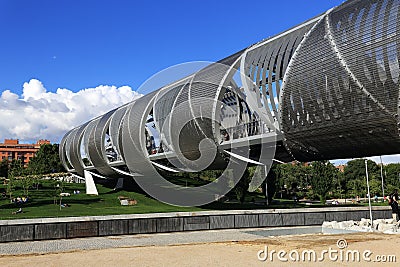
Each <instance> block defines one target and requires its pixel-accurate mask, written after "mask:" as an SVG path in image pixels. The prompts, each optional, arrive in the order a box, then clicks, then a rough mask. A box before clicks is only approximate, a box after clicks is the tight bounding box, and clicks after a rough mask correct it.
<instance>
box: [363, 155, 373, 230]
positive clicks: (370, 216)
mask: <svg viewBox="0 0 400 267" xmlns="http://www.w3.org/2000/svg"><path fill="white" fill-rule="evenodd" d="M367 161H368V160H365V174H366V177H367V190H368V206H369V219H370V220H371V229H372V227H373V223H372V207H371V194H370V192H369V177H368V163H367Z"/></svg>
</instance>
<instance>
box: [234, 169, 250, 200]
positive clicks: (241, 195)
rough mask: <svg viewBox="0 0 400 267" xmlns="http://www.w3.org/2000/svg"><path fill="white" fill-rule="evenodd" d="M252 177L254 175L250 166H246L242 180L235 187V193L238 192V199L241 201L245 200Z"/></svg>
mask: <svg viewBox="0 0 400 267" xmlns="http://www.w3.org/2000/svg"><path fill="white" fill-rule="evenodd" d="M251 177H252V176H250V172H249V168H246V170H245V171H244V173H243V175H242V177H241V178H240V180H239V181H238V182H237V184H236V185H235V187H234V188H233V190H234V191H235V194H236V198H237V200H239V201H240V203H243V202H244V199H245V197H246V194H247V190H248V189H249V185H250V181H251Z"/></svg>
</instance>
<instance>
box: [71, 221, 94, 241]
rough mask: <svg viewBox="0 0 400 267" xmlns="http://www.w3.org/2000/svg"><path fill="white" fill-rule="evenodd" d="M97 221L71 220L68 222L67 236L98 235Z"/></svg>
mask: <svg viewBox="0 0 400 267" xmlns="http://www.w3.org/2000/svg"><path fill="white" fill-rule="evenodd" d="M98 230H99V229H98V225H97V222H96V221H94V222H70V223H68V224H67V238H73V237H89V236H98Z"/></svg>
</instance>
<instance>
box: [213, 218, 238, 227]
mask: <svg viewBox="0 0 400 267" xmlns="http://www.w3.org/2000/svg"><path fill="white" fill-rule="evenodd" d="M234 227H235V216H234V215H215V216H210V229H227V228H234Z"/></svg>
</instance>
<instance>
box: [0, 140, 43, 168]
mask: <svg viewBox="0 0 400 267" xmlns="http://www.w3.org/2000/svg"><path fill="white" fill-rule="evenodd" d="M44 144H50V141H49V140H42V139H41V140H38V141H37V142H36V144H20V143H19V140H18V139H5V140H4V143H0V160H4V159H7V160H8V161H12V160H13V159H15V160H21V162H22V163H23V164H24V166H25V167H26V166H28V163H29V161H30V160H31V159H32V158H33V157H34V156H35V154H36V152H37V151H38V150H39V148H40V146H41V145H44Z"/></svg>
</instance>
